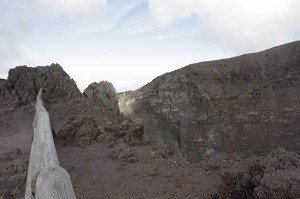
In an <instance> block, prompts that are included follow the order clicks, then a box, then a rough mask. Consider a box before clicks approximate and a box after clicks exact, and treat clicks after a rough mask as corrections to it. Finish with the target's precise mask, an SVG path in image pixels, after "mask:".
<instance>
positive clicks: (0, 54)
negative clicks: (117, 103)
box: [0, 0, 300, 91]
mask: <svg viewBox="0 0 300 199" xmlns="http://www.w3.org/2000/svg"><path fill="white" fill-rule="evenodd" d="M299 8H300V1H299V0H0V77H1V78H7V73H8V70H9V68H13V67H15V66H18V65H27V66H38V65H50V64H51V63H59V64H60V65H61V66H62V67H63V68H64V70H65V71H66V72H67V73H68V74H69V75H70V76H71V77H72V78H74V79H75V81H76V82H77V85H78V87H79V88H80V89H81V90H83V89H84V88H85V87H87V86H88V84H89V83H91V82H94V81H96V82H99V81H101V80H107V81H110V82H112V83H113V84H114V86H115V87H116V89H117V91H125V90H131V89H137V88H139V87H140V86H142V85H144V84H145V83H147V82H149V81H151V80H152V79H153V78H155V77H156V76H158V75H161V74H163V73H165V72H169V71H172V70H175V69H177V68H180V67H183V66H185V65H188V64H190V63H195V62H200V61H206V60H213V59H221V58H226V57H231V56H235V55H239V54H244V53H249V52H256V51H260V50H264V49H266V48H270V47H273V46H276V45H279V44H283V43H287V42H291V41H295V40H299V39H300V11H299Z"/></svg>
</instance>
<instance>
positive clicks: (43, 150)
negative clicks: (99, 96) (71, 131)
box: [25, 89, 76, 199]
mask: <svg viewBox="0 0 300 199" xmlns="http://www.w3.org/2000/svg"><path fill="white" fill-rule="evenodd" d="M36 100H37V102H36V105H35V109H36V113H35V116H34V121H33V130H34V137H33V142H32V146H31V153H30V160H29V166H28V173H27V182H26V190H25V199H33V198H38V199H76V196H75V193H74V190H73V186H72V183H71V179H70V176H69V174H68V172H67V171H66V170H65V169H63V168H61V167H60V165H59V161H58V157H57V153H56V149H55V145H54V142H53V136H52V131H51V126H50V119H49V114H48V112H47V110H46V109H45V107H44V106H43V101H42V89H40V91H39V93H38V96H37V98H36Z"/></svg>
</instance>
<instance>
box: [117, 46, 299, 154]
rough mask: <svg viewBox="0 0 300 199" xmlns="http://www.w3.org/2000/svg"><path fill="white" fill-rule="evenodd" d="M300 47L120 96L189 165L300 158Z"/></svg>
mask: <svg viewBox="0 0 300 199" xmlns="http://www.w3.org/2000/svg"><path fill="white" fill-rule="evenodd" d="M299 98H300V42H299V41H298V42H293V43H290V44H286V45H282V46H278V47H275V48H272V49H269V50H266V51H262V52H259V53H253V54H247V55H242V56H239V57H234V58H229V59H222V60H217V61H210V62H201V63H197V64H191V65H188V66H186V67H184V68H181V69H179V70H176V71H173V72H170V73H166V74H164V75H162V76H159V77H157V78H155V79H154V80H153V81H152V82H150V83H148V84H147V85H145V86H143V87H142V88H140V89H138V90H136V91H131V92H125V93H122V94H120V95H119V107H120V110H121V112H123V113H124V114H125V115H126V116H128V117H130V118H131V119H132V120H133V121H135V122H137V123H140V124H142V125H143V126H144V131H145V136H146V137H149V138H152V139H156V140H160V141H161V142H164V143H168V144H173V145H174V146H177V148H178V150H180V151H181V152H182V153H183V155H184V157H185V158H187V159H188V160H199V159H202V158H203V157H204V156H206V155H209V154H213V153H215V152H220V151H222V152H229V153H231V152H242V153H245V154H252V153H256V154H265V153H267V152H269V151H270V150H271V149H275V148H277V147H280V146H282V147H285V148H287V149H289V150H293V151H297V152H300V132H299V129H300V122H299V121H300V103H299V102H300V99H299Z"/></svg>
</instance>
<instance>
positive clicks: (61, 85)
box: [0, 64, 81, 105]
mask: <svg viewBox="0 0 300 199" xmlns="http://www.w3.org/2000/svg"><path fill="white" fill-rule="evenodd" d="M40 88H43V89H44V99H45V100H49V99H53V98H56V99H57V98H67V97H79V96H81V93H80V91H79V89H78V88H77V86H76V83H75V81H74V80H73V79H71V78H70V77H69V75H68V74H67V73H66V72H65V71H64V70H63V68H62V67H61V66H60V65H59V64H51V65H50V66H38V67H34V68H32V67H27V66H18V67H16V68H14V69H10V70H9V73H8V79H7V80H0V97H2V98H3V101H7V103H10V104H12V103H13V104H17V105H26V104H29V103H32V102H34V101H35V97H36V96H37V93H38V91H39V89H40Z"/></svg>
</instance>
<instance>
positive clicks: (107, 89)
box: [83, 81, 120, 113]
mask: <svg viewBox="0 0 300 199" xmlns="http://www.w3.org/2000/svg"><path fill="white" fill-rule="evenodd" d="M83 95H84V96H85V97H88V98H90V99H94V100H96V101H99V102H100V103H103V104H105V105H106V106H107V107H108V108H109V109H110V110H112V111H113V112H115V113H119V112H120V111H119V106H118V95H117V92H116V89H115V88H114V86H113V85H112V83H110V82H107V81H101V82H99V83H96V82H94V83H91V84H90V85H89V86H88V87H87V88H86V89H85V90H84V92H83Z"/></svg>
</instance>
